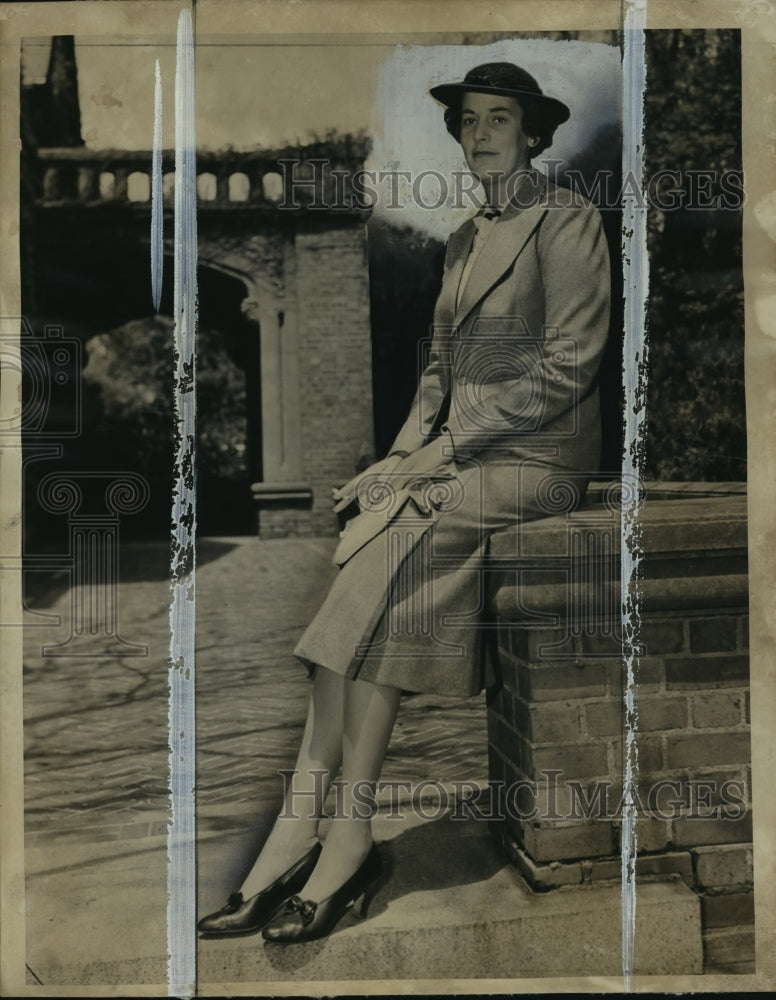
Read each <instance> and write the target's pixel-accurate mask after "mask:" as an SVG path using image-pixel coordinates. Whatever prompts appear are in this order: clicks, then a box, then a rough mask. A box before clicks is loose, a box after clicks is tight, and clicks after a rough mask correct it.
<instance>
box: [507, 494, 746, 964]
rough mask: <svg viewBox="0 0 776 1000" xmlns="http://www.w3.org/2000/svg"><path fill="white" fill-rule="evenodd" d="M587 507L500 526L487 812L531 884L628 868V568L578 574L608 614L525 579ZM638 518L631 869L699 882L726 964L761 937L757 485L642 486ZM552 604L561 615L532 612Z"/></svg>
mask: <svg viewBox="0 0 776 1000" xmlns="http://www.w3.org/2000/svg"><path fill="white" fill-rule="evenodd" d="M706 489H707V490H709V489H712V492H713V488H710V487H707V488H706ZM593 496H595V494H593ZM593 506H594V504H593ZM589 513H590V512H589V511H579V512H576V513H574V514H571V515H568V517H563V518H553V519H548V520H547V521H543V522H537V523H536V524H535V525H525V526H523V527H522V528H521V531H520V538H519V539H518V538H517V537H515V536H512V535H511V533H509V532H504V533H502V535H501V536H495V537H494V539H493V544H492V552H493V554H494V555H495V556H496V557H497V558H498V559H499V560H500V563H501V565H500V568H499V570H498V572H497V573H496V574H495V575H494V580H493V591H492V593H493V603H494V609H495V611H496V614H497V629H496V642H495V643H494V644H493V646H494V654H493V655H494V658H495V660H496V666H497V669H498V671H499V673H500V676H501V679H502V684H501V686H500V687H499V688H498V689H496V690H493V691H491V692H490V694H489V705H488V739H489V761H490V780H491V784H492V788H493V797H494V800H497V801H498V803H499V809H498V817H499V818H498V820H497V821H496V822H495V823H494V825H493V828H494V833H495V834H496V836H497V837H498V839H499V841H500V843H501V844H502V845H503V846H504V848H505V849H506V850H507V852H508V853H509V855H510V857H511V858H512V860H513V862H514V863H515V864H516V865H517V866H518V867H519V868H520V869H521V871H522V872H523V874H524V875H525V876H526V878H527V879H528V880H529V882H530V883H531V884H532V885H534V887H536V888H537V889H550V888H554V887H556V886H559V885H568V884H579V883H585V882H592V881H596V880H602V879H603V880H605V879H619V877H620V859H619V856H618V855H619V839H620V820H619V814H620V809H619V805H620V798H621V793H622V779H623V727H624V676H625V670H624V666H625V659H624V657H623V655H622V654H623V651H622V646H621V644H620V643H619V642H618V640H617V636H616V632H617V626H618V617H619V598H618V597H617V596H616V595H618V594H619V582H618V581H617V580H616V579H613V580H608V583H607V576H606V574H605V573H602V572H601V571H600V567H595V566H592V567H587V571H583V572H580V571H579V567H576V569H575V570H574V572H572V573H570V574H568V576H567V578H569V579H574V580H577V581H579V580H585V579H587V580H589V581H591V582H590V583H589V584H588V585H589V586H590V587H595V588H598V589H599V590H600V589H601V588H602V587H603V588H604V589H605V587H606V586H607V585H609V586H610V589H611V595H610V599H609V600H608V603H609V606H610V609H611V614H610V615H609V617H608V618H606V617H602V618H599V620H598V621H595V622H591V623H590V627H589V628H576V629H574V628H570V627H569V618H570V611H569V608H570V606H571V605H570V599H569V588H568V586H567V585H563V584H562V583H555V584H553V585H546V586H543V587H537V588H535V589H533V590H532V588H531V587H530V586H526V585H525V580H527V579H530V580H533V581H534V582H536V581H537V580H539V579H540V570H537V562H536V552H537V551H540V550H541V551H545V552H552V553H553V557H554V558H555V563H554V564H553V565H554V571H555V573H556V576H555V577H554V578H553V579H556V578H557V561H558V555H559V553H562V551H563V550H564V545H566V544H567V539H568V538H569V537H570V523H572V524H573V520H574V519H575V518H578V519H581V520H584V521H585V522H586V523H587V524H588V526H589V523H590V516H589ZM601 523H602V524H603V523H604V522H603V521H602V522H601ZM642 524H643V526H644V530H643V540H642V546H643V557H642V558H643V564H644V567H645V570H644V579H643V581H642V584H641V590H642V611H643V613H642V617H641V627H640V633H639V636H638V641H639V643H640V651H639V655H638V657H637V658H636V661H635V673H636V682H637V692H636V707H637V712H638V735H637V749H638V786H637V791H638V793H639V800H638V803H637V805H638V811H639V818H638V822H637V837H638V860H637V878H655V877H667V876H673V877H679V878H682V879H683V880H684V881H685V882H687V884H688V885H690V886H691V887H692V888H693V889H694V890H695V891H696V892H697V893H698V894H699V895H700V897H701V903H702V914H703V926H704V944H705V949H706V961H707V964H709V965H718V966H722V965H725V964H729V963H730V962H731V961H732V959H731V958H730V956H731V955H732V954H733V953H734V952H735V950H736V948H739V957H740V955H741V954H742V952H741V950H740V949H742V948H743V949H744V952H743V953H744V955H745V953H746V948H747V947H748V946H749V944H751V941H752V927H751V924H752V920H753V909H752V898H753V897H752V872H751V845H750V841H751V836H752V812H751V796H750V786H751V774H750V767H749V764H750V737H749V690H748V681H749V664H748V628H747V626H748V613H747V591H746V576H745V574H742V573H741V569H742V563H741V554H742V551H743V553H744V560H745V552H746V498H745V495H741V496H739V497H736V496H735V494H734V493H732V492H731V491H730V490H729V489H724V488H721V490H720V493H719V494H718V495H717V496H716V497H708V496H703V497H698V496H693V495H692V494H690V495H689V496H688V497H686V498H685V499H682V500H681V501H679V502H676V501H673V500H671V499H660V498H659V497H658V498H657V499H654V500H651V501H650V499H649V492H648V499H647V503H646V504H645V506H644V508H643V515H642ZM572 533H573V532H572ZM532 535H533V537H532ZM518 552H521V553H523V554H525V553H529V554H530V555H531V556H532V557H533V561H532V563H531V570H530V573H526V572H523V571H522V570H521V567H520V560H519V558H514V561H513V562H512V563H511V565H510V556H514V555H515V553H518ZM585 558H589V557H588V556H586V557H585ZM547 578H548V579H549V578H550V577H549V576H548V577H547ZM596 581H597V582H596ZM602 581H604V582H603V583H602ZM599 596H600V595H599ZM588 603H589V602H588ZM606 603H607V601H604V602H603V604H606ZM601 605H602V602H600V601H599V602H598V604H597V605H596V606H598V607H601ZM526 607H528V608H530V609H531V613H530V615H529V614H527V613H526ZM553 613H554V614H555V616H556V619H555V627H554V628H547V627H538V626H537V624H536V621H537V619H538V616H539V615H544V616H547V615H548V614H553ZM531 615H533V617H534V620H533V621H532V620H530V618H531Z"/></svg>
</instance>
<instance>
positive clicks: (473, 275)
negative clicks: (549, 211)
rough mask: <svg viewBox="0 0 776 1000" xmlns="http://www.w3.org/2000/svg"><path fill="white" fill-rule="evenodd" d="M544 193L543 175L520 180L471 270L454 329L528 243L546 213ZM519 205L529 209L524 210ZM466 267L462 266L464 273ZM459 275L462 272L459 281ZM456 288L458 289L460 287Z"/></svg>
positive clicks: (498, 279)
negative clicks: (511, 198)
mask: <svg viewBox="0 0 776 1000" xmlns="http://www.w3.org/2000/svg"><path fill="white" fill-rule="evenodd" d="M545 189H546V179H545V178H544V176H543V175H542V174H534V173H531V174H527V175H524V177H523V178H521V181H520V184H519V186H518V189H517V191H516V192H515V198H514V199H513V201H511V202H510V204H509V205H507V207H506V208H505V209H504V211H503V213H502V215H501V218H500V219H499V220H498V222H496V224H495V225H494V227H493V231H492V233H491V234H490V236H489V238H488V242H487V243H486V244H485V246H484V247H483V248H482V251H481V253H480V255H479V257H478V258H477V260H476V262H475V264H474V266H473V267H472V269H471V272H470V274H469V278H468V280H467V282H466V287H465V288H464V290H463V295H462V296H461V301H460V303H459V305H458V309H457V310H456V311H455V318H454V320H453V325H454V326H456V327H458V326H460V324H461V323H462V322H463V320H464V319H465V318H466V316H467V315H468V314H469V313H470V312H471V310H472V309H473V308H474V306H475V305H476V304H477V303H478V302H479V301H480V299H482V298H483V297H484V296H485V295H486V294H487V293H488V292H489V291H490V289H491V288H492V287H493V286H494V285H495V284H497V283H498V282H499V281H500V280H501V277H502V276H503V274H504V272H505V271H507V269H508V268H509V267H510V266H511V264H512V262H513V261H514V260H515V258H516V257H517V256H518V255H519V254H520V252H521V250H522V249H523V247H524V246H525V244H526V243H527V242H528V239H529V238H530V236H531V234H532V233H533V231H534V230H535V229H536V227H537V226H538V225H539V222H540V221H541V219H542V217H543V215H544V213H545V211H546V205H545V199H544V198H542V194H543V193H544V191H545ZM520 205H529V207H527V208H521V207H520ZM469 245H471V242H470V243H469ZM463 263H464V262H461V270H463ZM460 275H461V271H460V270H459V271H458V278H459V279H460ZM451 277H452V274H451ZM454 287H455V288H456V289H457V287H458V285H457V283H456V285H455V286H454ZM454 299H455V291H454V292H453V300H454Z"/></svg>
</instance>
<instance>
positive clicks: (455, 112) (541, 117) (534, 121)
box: [445, 94, 558, 159]
mask: <svg viewBox="0 0 776 1000" xmlns="http://www.w3.org/2000/svg"><path fill="white" fill-rule="evenodd" d="M514 98H515V100H516V101H517V103H518V104H519V105H520V107H521V108H522V109H523V120H522V122H521V127H522V129H523V132H525V134H526V135H527V136H529V137H530V138H532V139H538V140H539V141H538V142H537V143H536V145H535V146H529V147H528V158H529V159H533V157H534V156H537V155H538V154H539V153H543V152H544V150H545V149H549V147H550V146H551V145H552V137H553V136H554V135H555V129H556V128H557V127H558V125H557V123H556V122H553V121H552V120H551V119H550V118H548V116H547V114H546V112H543V110H542V108H541V103H540V102H538V101H534V100H533V99H532V97H531V95H530V94H521V95H520V96H519V97H518V96H517V95H516V94H515V95H514ZM445 125H446V126H447V131H448V132H449V133H450V135H451V136H452V137H453V138H454V139H455V140H456V142H460V141H461V105H460V103H457V104H454V105H452V106H451V107H449V108H445Z"/></svg>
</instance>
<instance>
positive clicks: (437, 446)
mask: <svg viewBox="0 0 776 1000" xmlns="http://www.w3.org/2000/svg"><path fill="white" fill-rule="evenodd" d="M454 476H455V467H454V465H453V457H452V447H451V443H450V438H449V437H448V436H447V435H443V436H441V437H438V438H435V439H434V440H433V441H430V442H429V443H428V444H426V445H424V446H423V447H422V448H418V450H417V451H413V452H412V453H411V454H409V455H397V454H393V455H388V457H387V458H384V459H382V461H380V462H375V463H374V465H370V466H369V468H368V469H364V471H363V472H360V473H359V474H358V475H357V476H354V478H353V479H351V480H350V482H349V483H346V484H345V485H344V486H342V487H340V488H339V489H334V490H332V498H333V500H334V512H335V513H339V512H340V511H342V510H344V509H345V508H346V507H349V506H350V504H352V503H353V501H354V500H359V499H361V501H362V502H361V504H360V506H361V509H362V510H366V509H368V508H369V506H370V504H369V499H368V494H367V490H369V491H372V490H374V489H375V487H376V486H378V485H380V484H381V477H382V482H383V484H384V486H385V488H386V489H387V490H389V491H395V490H399V489H404V488H405V487H408V486H412V485H413V484H421V485H422V484H425V483H427V482H428V481H429V479H450V478H453V477H454ZM378 493H379V491H378Z"/></svg>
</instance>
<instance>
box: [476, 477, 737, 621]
mask: <svg viewBox="0 0 776 1000" xmlns="http://www.w3.org/2000/svg"><path fill="white" fill-rule="evenodd" d="M642 490H643V495H644V496H645V497H646V499H645V500H644V502H643V503H642V505H641V507H640V509H639V514H638V526H637V531H636V532H635V541H636V544H637V545H638V550H639V553H640V556H641V574H640V579H639V581H638V592H639V599H640V603H641V607H642V610H644V611H645V612H657V611H660V612H672V611H681V610H686V609H691V608H709V609H710V608H745V607H746V606H747V605H748V600H749V598H748V571H747V498H746V486H745V484H742V483H643V484H642ZM618 491H619V483H617V481H611V482H595V483H592V484H591V487H590V489H589V490H588V494H587V497H586V501H585V504H584V505H583V506H581V507H580V508H578V509H577V510H576V511H574V512H573V513H571V514H560V515H557V516H554V517H548V518H543V519H541V520H538V521H532V522H530V523H528V524H524V525H520V526H519V527H515V528H510V529H508V530H506V531H500V532H497V533H495V534H494V535H493V536H492V538H491V543H490V565H491V569H490V574H489V576H490V583H489V585H490V593H491V595H492V597H491V605H492V608H493V610H494V611H495V613H496V614H497V615H498V616H499V617H500V618H502V619H506V620H509V621H515V622H519V621H521V620H522V621H526V622H528V623H529V624H532V625H533V626H536V624H537V622H536V618H535V617H533V618H532V616H531V613H529V614H528V616H527V617H526V605H528V606H529V607H530V609H531V612H533V614H534V615H535V614H536V613H541V614H547V613H552V614H554V615H560V616H561V617H563V616H564V615H565V614H566V613H567V612H568V610H569V609H570V608H571V607H577V608H581V607H592V606H593V605H595V606H596V607H597V608H598V609H599V614H600V616H601V617H602V619H608V618H610V617H614V618H619V615H620V602H621V593H620V552H621V534H620V520H621V519H620V510H619V507H618V500H617V497H618ZM591 602H592V603H591ZM557 624H559V622H556V625H557Z"/></svg>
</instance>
